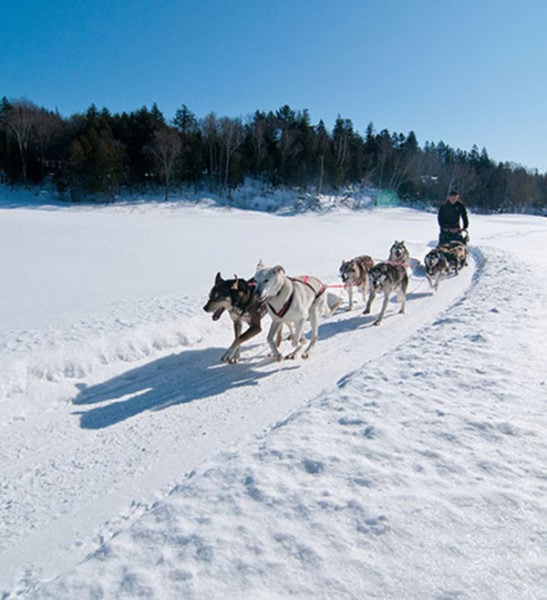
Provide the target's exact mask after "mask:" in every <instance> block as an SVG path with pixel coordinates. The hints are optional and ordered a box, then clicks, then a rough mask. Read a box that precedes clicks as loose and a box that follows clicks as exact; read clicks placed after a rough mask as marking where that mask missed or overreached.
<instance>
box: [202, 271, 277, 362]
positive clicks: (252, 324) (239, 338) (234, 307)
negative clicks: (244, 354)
mask: <svg viewBox="0 0 547 600" xmlns="http://www.w3.org/2000/svg"><path fill="white" fill-rule="evenodd" d="M203 310H204V311H205V312H208V313H213V321H218V319H220V316H221V315H222V313H223V312H224V311H228V314H229V315H230V318H231V319H232V322H233V324H234V341H233V342H232V345H231V346H230V347H229V348H228V350H227V351H226V352H225V353H224V354H223V355H222V357H221V359H220V360H222V361H223V362H229V363H236V362H237V361H238V360H239V355H240V350H239V347H240V346H241V344H243V343H244V342H246V341H247V340H250V339H251V338H252V337H254V336H255V335H257V334H258V333H260V331H261V330H262V328H261V326H260V321H261V320H262V318H263V317H264V316H265V315H266V313H267V309H266V306H265V305H264V304H263V303H262V302H260V300H259V299H258V298H257V297H256V295H255V293H254V287H253V286H252V285H249V282H247V281H246V280H245V279H240V278H239V277H237V276H236V277H235V278H234V279H223V278H222V276H221V274H220V273H217V275H216V277H215V282H214V285H213V287H212V288H211V291H210V292H209V298H208V300H207V303H206V304H205V306H204V307H203ZM244 323H246V324H248V325H249V328H248V329H247V330H246V331H245V333H243V335H242V334H241V331H242V329H243V324H244Z"/></svg>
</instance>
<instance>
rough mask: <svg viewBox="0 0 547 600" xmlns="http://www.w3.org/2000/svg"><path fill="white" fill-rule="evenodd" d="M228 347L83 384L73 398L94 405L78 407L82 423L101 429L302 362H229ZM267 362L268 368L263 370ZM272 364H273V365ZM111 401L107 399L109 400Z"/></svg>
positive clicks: (186, 354) (254, 380)
mask: <svg viewBox="0 0 547 600" xmlns="http://www.w3.org/2000/svg"><path fill="white" fill-rule="evenodd" d="M223 352H225V349H221V348H205V349H199V350H186V351H184V352H181V353H180V354H174V355H170V356H167V357H164V358H161V359H158V360H155V361H153V362H150V363H147V364H145V365H142V366H140V367H137V368H136V369H132V370H131V371H126V372H125V373H122V374H120V375H117V376H116V377H114V378H112V379H109V380H108V381H105V382H102V383H99V384H97V385H92V386H86V385H85V384H80V385H78V388H79V393H78V395H77V396H76V397H75V398H74V400H73V404H75V405H77V406H82V407H83V406H86V405H99V404H100V406H93V408H89V409H88V410H80V411H75V412H74V413H73V414H76V415H79V416H80V426H81V427H82V428H83V429H102V428H105V427H109V426H111V425H115V424H116V423H120V422H121V421H125V420H126V419H129V418H131V417H134V416H136V415H138V414H139V413H142V412H144V411H147V410H163V409H164V408H167V407H169V406H174V405H177V404H184V403H187V402H193V401H196V400H200V399H203V398H210V397H213V396H220V395H222V394H224V393H225V392H227V391H229V390H232V389H236V388H243V387H250V386H255V385H258V382H259V380H260V379H263V378H264V377H268V376H270V375H273V374H274V373H275V372H276V371H278V370H279V369H281V368H283V369H290V368H298V367H297V366H296V365H295V366H293V367H290V366H288V365H286V364H284V365H283V364H282V363H281V364H279V365H278V364H277V363H273V362H272V361H271V360H270V359H259V360H258V361H254V362H253V363H247V362H244V361H242V362H240V363H238V364H236V365H226V364H224V363H220V362H219V357H220V356H221V355H222V353H223ZM263 366H268V367H269V368H268V369H267V370H259V369H260V367H263ZM272 367H273V368H272ZM106 402H108V404H105V403H106Z"/></svg>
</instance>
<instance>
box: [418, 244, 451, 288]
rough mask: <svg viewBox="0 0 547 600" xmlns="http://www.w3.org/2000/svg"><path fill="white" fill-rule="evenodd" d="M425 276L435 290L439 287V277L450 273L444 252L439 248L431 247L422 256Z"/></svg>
mask: <svg viewBox="0 0 547 600" xmlns="http://www.w3.org/2000/svg"><path fill="white" fill-rule="evenodd" d="M424 266H425V276H426V277H427V280H428V281H429V285H430V287H431V288H433V289H434V290H435V291H437V290H438V289H439V282H440V280H441V277H443V276H444V275H448V273H450V265H449V264H448V259H447V258H446V254H445V253H444V252H443V251H442V250H441V249H440V248H433V250H430V251H429V252H428V253H427V254H426V255H425V258H424Z"/></svg>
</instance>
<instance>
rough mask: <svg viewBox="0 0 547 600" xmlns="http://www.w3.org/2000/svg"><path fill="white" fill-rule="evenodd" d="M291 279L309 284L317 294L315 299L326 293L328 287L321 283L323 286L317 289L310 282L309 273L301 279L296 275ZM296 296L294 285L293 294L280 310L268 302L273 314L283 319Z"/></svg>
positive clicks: (290, 278) (294, 281)
mask: <svg viewBox="0 0 547 600" xmlns="http://www.w3.org/2000/svg"><path fill="white" fill-rule="evenodd" d="M289 280H290V281H292V282H293V283H296V282H298V283H303V284H304V285H307V286H308V287H309V288H310V290H312V292H313V293H314V294H315V300H317V298H319V296H321V294H323V293H324V291H325V290H326V289H327V286H326V285H325V284H324V283H322V282H320V283H321V287H320V288H319V290H316V289H315V288H314V287H313V286H312V285H311V283H309V281H308V280H309V276H308V275H304V277H302V278H301V279H297V278H295V277H289ZM293 298H294V286H293V291H292V293H291V295H290V296H289V297H288V298H287V301H286V302H285V304H283V306H282V307H281V308H280V309H279V310H275V308H274V307H273V306H272V305H271V304H270V303H269V302H268V307H269V308H270V310H271V311H272V312H273V314H274V315H275V316H276V317H279V318H280V319H282V318H283V317H284V316H285V315H286V314H287V311H288V310H289V308H290V307H291V304H292V301H293Z"/></svg>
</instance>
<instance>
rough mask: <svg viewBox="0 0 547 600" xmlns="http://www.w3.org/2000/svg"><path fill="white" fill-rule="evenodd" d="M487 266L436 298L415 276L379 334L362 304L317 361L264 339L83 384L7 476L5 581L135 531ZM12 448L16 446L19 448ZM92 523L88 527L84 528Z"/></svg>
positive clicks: (475, 254)
mask: <svg viewBox="0 0 547 600" xmlns="http://www.w3.org/2000/svg"><path fill="white" fill-rule="evenodd" d="M484 261H485V259H484V256H483V254H482V252H481V251H480V250H478V249H472V251H471V260H470V266H469V267H468V268H467V269H465V270H464V271H463V272H462V273H461V274H460V275H459V276H458V277H457V278H450V279H448V280H446V281H443V282H442V283H441V286H440V289H439V291H438V292H437V293H436V294H435V295H432V294H431V293H430V291H429V286H428V285H427V282H426V281H425V279H424V278H411V286H410V288H409V289H410V292H409V298H408V304H407V314H406V315H399V314H397V311H398V307H399V305H398V304H395V303H390V304H389V306H388V309H387V311H386V315H385V319H384V322H383V323H382V325H381V326H380V327H372V326H371V325H372V322H373V321H374V319H375V317H376V314H377V311H378V310H379V305H380V302H381V300H380V299H377V300H376V301H375V303H374V304H373V310H372V315H366V316H364V315H362V314H361V312H362V310H363V305H362V303H361V302H360V301H359V302H358V303H357V306H358V308H357V309H354V310H353V311H352V312H345V311H339V312H337V313H336V314H335V315H333V316H332V317H330V318H328V319H324V320H322V321H321V324H320V327H319V341H318V343H317V345H316V347H315V350H314V352H313V354H312V356H311V357H310V358H309V359H308V360H302V359H298V360H296V361H283V362H281V363H274V362H272V361H271V360H270V359H269V358H268V357H267V352H268V348H267V344H266V341H265V333H264V332H263V333H262V334H261V335H260V337H259V338H256V341H255V342H254V343H252V344H249V345H246V346H244V347H243V348H242V361H241V362H240V363H238V364H236V365H228V364H222V363H219V358H220V356H221V354H222V353H223V351H224V348H221V347H218V345H216V344H215V345H208V340H207V339H204V340H202V341H201V342H200V343H198V344H194V345H193V346H190V347H188V348H185V349H183V350H182V351H181V352H179V353H176V354H169V355H165V356H162V357H160V358H155V359H153V360H149V361H141V362H140V363H139V364H138V365H137V366H134V367H132V368H131V369H130V370H129V371H127V370H124V369H126V365H123V364H120V365H118V366H117V369H118V373H117V374H116V375H114V376H110V377H108V378H106V379H104V380H102V381H100V380H99V381H94V382H91V383H88V384H86V383H85V382H81V383H79V384H78V385H77V386H76V387H75V389H74V393H73V397H72V398H71V402H70V403H66V402H59V404H58V406H57V407H56V410H55V411H53V412H52V411H50V412H49V413H47V414H44V415H43V421H42V422H41V423H40V424H36V423H34V424H33V423H27V424H26V425H23V426H22V429H21V432H20V434H19V436H18V437H19V438H20V440H21V442H23V440H27V441H26V444H27V445H26V447H24V446H23V447H21V448H20V452H19V455H18V456H20V458H18V457H17V456H11V457H10V461H9V462H10V464H9V466H7V467H6V468H2V469H0V474H1V479H2V481H3V482H4V484H3V487H2V488H1V489H2V496H3V497H4V499H5V500H4V501H5V502H9V499H10V497H14V498H26V499H27V500H28V502H27V503H25V505H13V506H12V508H11V510H10V520H9V522H7V523H6V530H7V531H6V536H5V545H4V547H3V548H2V549H1V550H0V565H2V566H1V567H0V585H4V582H7V581H8V580H9V579H10V578H12V577H14V576H16V575H17V574H20V573H21V571H22V569H23V568H24V567H26V566H28V565H27V562H29V559H28V557H29V556H33V548H35V547H39V545H40V544H46V546H47V543H48V540H50V539H58V540H60V542H59V544H58V546H57V547H56V548H54V549H52V551H51V552H47V553H44V554H47V556H43V559H42V561H41V563H40V564H32V561H30V563H31V568H34V569H36V570H37V571H39V572H40V575H41V576H43V577H49V576H52V575H54V574H55V573H57V572H59V570H61V569H62V570H65V569H66V568H67V567H68V566H70V565H71V564H76V563H77V562H78V561H79V560H81V559H82V558H83V557H84V556H85V554H87V553H88V552H89V551H92V550H93V549H94V547H96V546H95V544H97V543H100V541H102V540H103V539H105V538H108V537H109V536H111V535H113V534H114V533H115V531H116V528H117V527H119V526H120V519H119V515H124V517H123V519H122V521H123V523H124V524H125V523H126V522H127V520H129V521H131V520H132V519H133V518H136V516H138V514H140V512H141V511H142V506H143V505H145V504H146V503H148V502H152V501H153V499H154V497H155V494H157V493H158V492H159V491H160V490H163V491H166V490H168V489H169V486H172V485H174V484H175V483H177V482H180V481H181V480H182V479H183V478H184V476H185V474H186V473H188V472H190V471H191V470H192V469H193V468H194V467H196V466H197V465H198V464H200V463H203V462H204V461H206V460H207V458H208V457H209V456H212V455H213V454H215V453H216V452H218V451H220V450H223V449H227V448H229V447H230V446H232V445H233V444H236V443H237V442H238V440H241V439H242V438H244V437H246V436H248V435H252V434H254V433H258V432H261V431H263V430H264V429H267V428H269V427H271V426H272V425H273V424H275V423H276V422H278V421H280V420H282V419H284V418H286V417H287V416H288V415H289V414H290V413H291V411H293V410H294V409H295V408H297V407H299V406H301V405H302V404H303V403H305V402H306V401H309V400H311V399H313V398H314V397H316V396H317V395H318V394H320V393H321V392H322V391H323V390H324V389H325V387H327V388H328V387H332V386H335V385H337V382H340V381H341V380H342V378H345V377H347V376H348V373H349V372H352V371H354V370H356V369H359V368H361V367H362V366H363V365H364V364H366V363H367V362H368V361H370V360H373V359H376V358H378V357H380V356H382V355H383V354H384V353H386V352H389V351H390V350H392V349H393V348H395V347H397V346H399V345H400V344H402V343H404V342H405V340H406V339H408V338H409V337H410V336H412V334H413V332H414V331H416V330H417V329H419V328H421V327H423V326H424V325H427V324H428V323H430V322H433V321H434V320H435V318H438V316H439V315H440V314H441V313H443V312H444V311H445V310H446V309H448V308H449V307H450V306H451V305H453V304H454V303H455V302H458V301H460V300H461V298H462V296H463V295H464V294H465V293H466V291H467V289H468V288H469V286H471V285H475V284H477V282H478V281H479V279H480V274H481V271H482V268H483V265H484ZM267 327H268V323H267V322H265V328H266V329H267ZM286 349H288V346H287V345H285V348H284V352H285V350H286ZM285 353H286V352H285ZM273 399H275V400H273ZM36 430H39V432H40V434H39V436H36V435H34V434H33V432H35V431H36ZM35 439H36V440H37V444H36V445H35V446H31V445H29V441H28V440H35ZM40 439H42V440H45V441H43V442H41V441H40ZM51 440H56V442H59V440H60V443H55V444H53V445H51V444H50V441H51ZM10 447H16V445H15V442H14V440H11V443H10ZM88 473H93V477H92V478H90V477H89V476H88ZM135 499H138V502H137V507H133V508H131V502H132V501H134V500H135ZM113 511H114V512H115V517H116V518H114V519H112V517H113V514H112V513H113ZM82 515H86V518H85V519H84V520H85V527H84V529H83V530H80V529H79V530H77V531H75V528H76V527H79V524H81V522H82V519H83V516H82ZM8 548H9V550H8ZM7 552H9V554H10V560H9V561H8V560H7ZM0 589H1V588H0Z"/></svg>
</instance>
